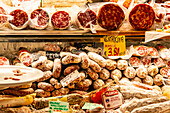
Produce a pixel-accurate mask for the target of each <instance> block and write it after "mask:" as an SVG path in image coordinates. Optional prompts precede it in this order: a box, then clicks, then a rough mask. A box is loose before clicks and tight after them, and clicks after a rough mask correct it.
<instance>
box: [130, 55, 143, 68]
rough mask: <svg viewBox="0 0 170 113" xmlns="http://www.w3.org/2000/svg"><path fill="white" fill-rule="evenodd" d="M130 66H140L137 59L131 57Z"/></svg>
mask: <svg viewBox="0 0 170 113" xmlns="http://www.w3.org/2000/svg"><path fill="white" fill-rule="evenodd" d="M130 64H131V66H133V67H139V66H140V65H141V62H140V59H139V58H138V57H131V58H130Z"/></svg>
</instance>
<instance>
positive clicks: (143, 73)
mask: <svg viewBox="0 0 170 113" xmlns="http://www.w3.org/2000/svg"><path fill="white" fill-rule="evenodd" d="M136 74H137V76H138V77H139V78H145V77H146V76H147V75H148V71H147V69H146V68H144V67H139V68H137V69H136Z"/></svg>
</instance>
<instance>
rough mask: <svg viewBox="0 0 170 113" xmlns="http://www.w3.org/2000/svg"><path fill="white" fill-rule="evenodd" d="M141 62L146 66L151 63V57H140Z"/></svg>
mask: <svg viewBox="0 0 170 113" xmlns="http://www.w3.org/2000/svg"><path fill="white" fill-rule="evenodd" d="M141 62H142V64H143V66H145V67H148V66H149V65H151V57H150V56H144V57H141Z"/></svg>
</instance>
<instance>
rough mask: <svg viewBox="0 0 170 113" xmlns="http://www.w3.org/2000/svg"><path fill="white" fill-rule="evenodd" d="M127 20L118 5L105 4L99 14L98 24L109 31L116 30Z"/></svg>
mask: <svg viewBox="0 0 170 113" xmlns="http://www.w3.org/2000/svg"><path fill="white" fill-rule="evenodd" d="M124 19H125V14H124V12H123V10H122V8H121V7H120V6H118V5H117V4H105V5H103V6H102V7H101V8H100V9H99V12H98V16H97V21H98V24H99V25H100V26H101V27H102V28H104V29H107V30H116V29H117V28H118V27H119V26H120V25H121V24H122V22H123V20H124Z"/></svg>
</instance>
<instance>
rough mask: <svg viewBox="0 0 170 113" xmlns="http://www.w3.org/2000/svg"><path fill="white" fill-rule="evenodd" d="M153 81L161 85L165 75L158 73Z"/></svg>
mask: <svg viewBox="0 0 170 113" xmlns="http://www.w3.org/2000/svg"><path fill="white" fill-rule="evenodd" d="M153 82H154V84H155V85H157V86H161V85H162V84H163V76H162V75H160V74H158V75H156V76H155V77H154V79H153Z"/></svg>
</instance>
